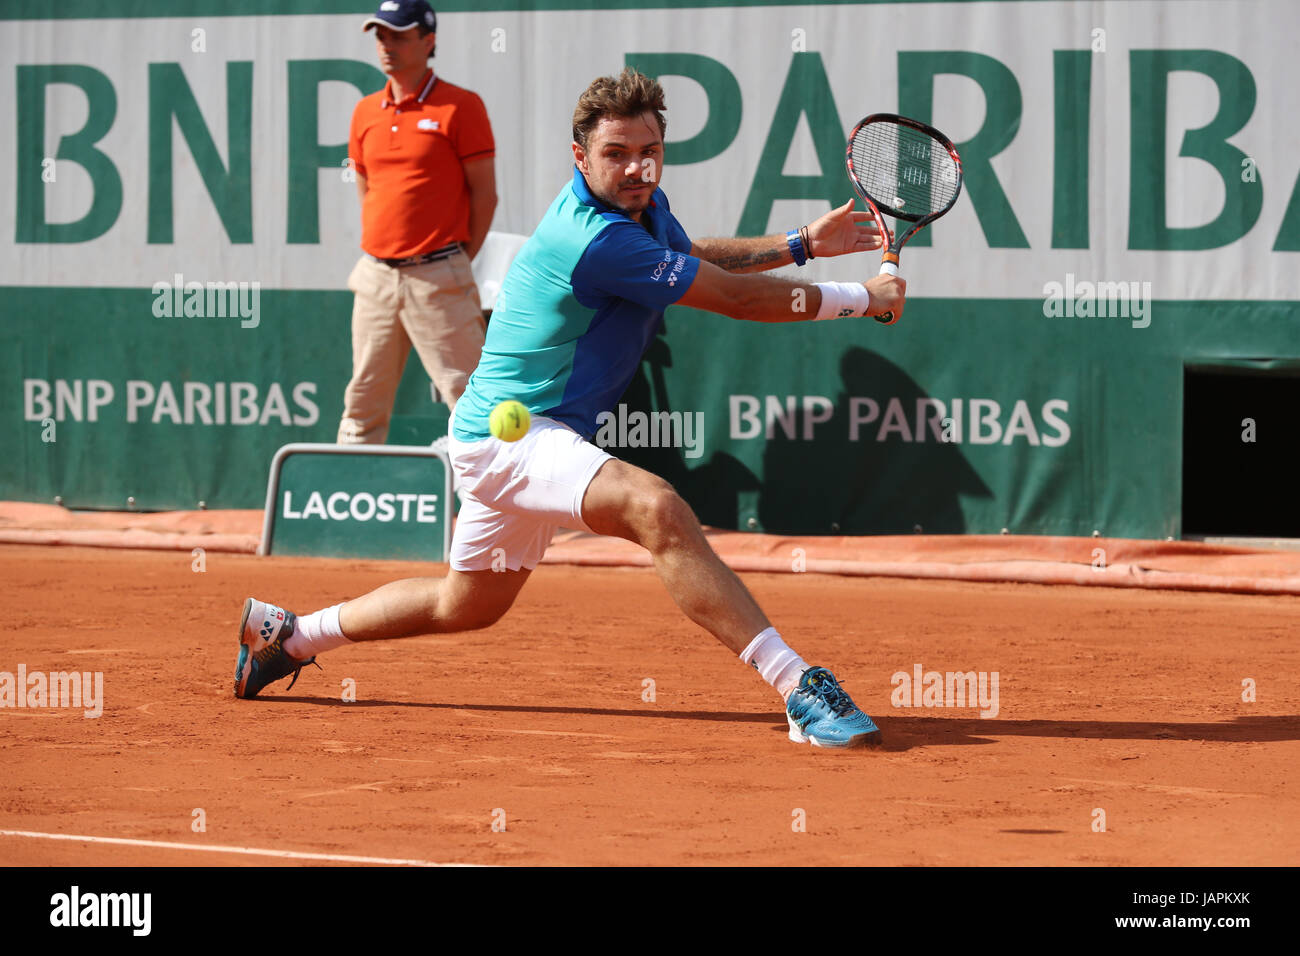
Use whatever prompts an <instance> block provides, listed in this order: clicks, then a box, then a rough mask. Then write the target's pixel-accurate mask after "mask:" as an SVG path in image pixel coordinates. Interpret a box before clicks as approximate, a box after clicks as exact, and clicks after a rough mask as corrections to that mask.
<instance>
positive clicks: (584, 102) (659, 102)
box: [573, 66, 668, 149]
mask: <svg viewBox="0 0 1300 956" xmlns="http://www.w3.org/2000/svg"><path fill="white" fill-rule="evenodd" d="M665 108H666V107H665V106H664V89H663V87H662V86H660V85H659V81H658V80H653V79H651V78H650V77H648V76H646V75H645V74H644V73H638V72H637V71H636V70H634V69H632V67H630V66H625V67H623V72H622V73H620V74H619V75H618V76H602V77H600V78H599V79H595V80H592V82H591V85H590V86H589V87H587V89H586V90H585V91H584V92H583V94H582V95H581V96H580V97H578V105H577V107H576V108H575V109H574V111H573V141H574V142H575V143H577V144H578V145H579V146H581V147H582V148H583V149H586V148H587V136H588V134H590V133H591V131H592V130H593V129H595V128H596V126H597V124H598V123H600V120H601V117H604V116H640V115H641V114H642V113H644V112H646V111H647V110H648V111H650V112H652V113H654V114H655V120H656V121H657V122H658V123H659V135H660V136H662V135H663V134H664V132H665V130H667V129H668V124H667V123H666V122H665V121H664V114H663V111H664V109H665Z"/></svg>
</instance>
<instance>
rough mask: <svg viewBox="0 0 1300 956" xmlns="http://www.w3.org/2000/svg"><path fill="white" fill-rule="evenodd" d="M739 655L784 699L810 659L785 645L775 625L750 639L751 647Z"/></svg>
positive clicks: (797, 682) (788, 695)
mask: <svg viewBox="0 0 1300 956" xmlns="http://www.w3.org/2000/svg"><path fill="white" fill-rule="evenodd" d="M740 659H741V660H742V661H744V662H745V663H746V664H749V665H751V666H752V667H753V668H754V670H756V671H758V672H759V674H761V675H762V676H763V680H765V681H767V682H768V683H769V684H771V685H772V686H773V687H775V688H776V691H777V693H778V694H780V695H781V696H782V698H785V699H788V698H789V697H790V694H791V693H793V692H794V689H795V688H796V687H798V686H799V678H800V677H801V676H802V675H803V672H804V671H806V670H807V669H808V662H807V661H805V660H804V659H803V658H802V657H800V656H799V655H798V654H796V653H795V652H794V651H792V650H791V649H790V648H789V647H787V646H786V643H785V641H783V640H781V635H780V634H778V633H777V630H776V628H774V627H769V628H768V629H767V630H766V631H764V632H763V633H762V634H760V635H758V637H756V638H754V639H753V640H752V641H750V642H749V647H747V648H745V649H744V650H743V651H741V652H740Z"/></svg>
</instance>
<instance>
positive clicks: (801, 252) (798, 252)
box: [785, 229, 808, 266]
mask: <svg viewBox="0 0 1300 956" xmlns="http://www.w3.org/2000/svg"><path fill="white" fill-rule="evenodd" d="M785 244H786V245H787V246H789V247H790V255H791V256H792V257H793V258H794V264H795V265H797V266H801V265H803V264H804V263H805V262H807V261H808V252H807V250H806V249H804V247H803V239H802V238H801V237H800V236H799V230H798V229H791V230H790V231H789V232H787V233H786V234H785Z"/></svg>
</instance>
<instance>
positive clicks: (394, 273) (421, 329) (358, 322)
mask: <svg viewBox="0 0 1300 956" xmlns="http://www.w3.org/2000/svg"><path fill="white" fill-rule="evenodd" d="M348 288H349V289H351V290H352V292H353V293H354V296H355V298H354V299H353V304H352V380H351V381H350V382H348V387H347V390H346V391H345V392H344V394H343V418H342V420H341V421H340V422H339V433H338V442H339V444H345V445H352V444H356V445H359V444H382V443H383V442H384V441H385V440H386V439H387V438H388V423H389V420H390V419H391V418H392V414H393V397H394V396H395V395H396V394H397V385H398V383H399V382H400V381H401V380H402V371H403V369H404V368H405V367H406V359H407V356H408V355H409V354H410V351H411V347H412V346H414V347H415V351H416V352H417V353H418V354H419V356H420V361H421V362H422V363H423V364H424V370H425V371H426V372H427V373H428V375H429V378H430V379H431V380H432V381H433V384H434V387H435V388H437V390H438V392H439V393H440V394H441V396H442V400H443V401H444V402H446V403H447V407H448V408H453V407H455V404H456V401H457V399H459V398H460V396H461V394H462V393H463V392H464V391H465V385H466V384H467V383H468V382H469V376H470V373H471V372H473V371H474V369H475V368H477V367H478V360H479V356H480V355H481V354H482V351H483V334H484V330H485V328H486V326H485V325H484V322H483V311H482V308H481V307H480V306H479V297H478V287H477V286H475V285H474V275H473V273H472V272H471V271H470V266H469V256H467V255H465V254H464V253H463V252H461V253H457V254H456V255H453V256H450V257H448V258H446V259H442V260H440V261H438V262H430V263H426V264H425V265H420V266H402V267H401V268H395V267H393V266H386V265H384V264H383V263H382V262H376V261H375V260H373V259H371V258H370V257H369V256H362V257H361V261H360V262H358V263H357V265H356V268H354V269H353V270H352V274H351V275H350V276H349V277H348Z"/></svg>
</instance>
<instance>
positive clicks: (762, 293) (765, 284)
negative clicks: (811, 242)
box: [678, 262, 907, 322]
mask: <svg viewBox="0 0 1300 956" xmlns="http://www.w3.org/2000/svg"><path fill="white" fill-rule="evenodd" d="M906 292H907V283H906V282H905V281H904V280H902V279H900V278H898V277H897V276H890V275H882V276H876V277H874V278H872V279H869V280H867V281H866V282H865V283H861V282H844V283H835V282H825V283H815V282H795V281H792V280H790V279H784V278H781V277H778V276H758V275H737V274H735V273H732V272H727V271H726V270H724V269H720V268H718V267H717V266H715V265H713V264H712V263H709V262H701V263H700V268H699V271H698V272H697V273H696V274H695V279H694V281H692V282H691V285H690V288H688V289H687V290H686V292H685V294H684V295H683V296H682V297H681V298H680V299H679V300H678V304H680V305H686V306H690V307H691V308H692V309H703V310H704V311H706V312H716V313H718V314H719V315H727V316H730V317H731V318H733V319H748V320H749V321H752V322H805V321H808V320H810V319H835V318H845V317H848V316H854V315H883V314H884V313H886V312H893V313H894V315H895V316H901V315H902V314H903V301H904V297H905V295H906Z"/></svg>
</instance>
